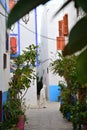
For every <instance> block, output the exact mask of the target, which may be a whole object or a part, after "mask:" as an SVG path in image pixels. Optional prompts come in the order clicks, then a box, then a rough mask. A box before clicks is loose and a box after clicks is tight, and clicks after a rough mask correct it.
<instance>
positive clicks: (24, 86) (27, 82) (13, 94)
mask: <svg viewBox="0 0 87 130" xmlns="http://www.w3.org/2000/svg"><path fill="white" fill-rule="evenodd" d="M36 48H37V46H34V45H33V44H32V45H30V46H29V47H27V48H26V50H24V51H23V54H22V55H19V56H18V57H17V58H16V59H15V60H14V64H15V67H16V68H15V70H14V72H13V77H12V79H11V81H10V82H9V85H10V87H9V89H8V100H7V102H6V103H5V104H4V106H3V110H4V122H3V125H4V126H5V127H6V130H7V129H10V128H13V129H14V127H15V128H19V130H24V123H25V121H26V116H25V110H26V105H25V102H24V97H25V95H26V93H27V90H28V88H29V87H30V86H31V82H32V80H34V79H35V78H36V76H35V73H34V68H35V63H36V55H37V52H36ZM24 106H25V107H24ZM21 127H22V128H21Z"/></svg>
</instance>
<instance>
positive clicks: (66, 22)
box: [63, 14, 68, 36]
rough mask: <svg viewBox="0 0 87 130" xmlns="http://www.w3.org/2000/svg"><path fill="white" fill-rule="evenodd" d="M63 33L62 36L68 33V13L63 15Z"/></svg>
mask: <svg viewBox="0 0 87 130" xmlns="http://www.w3.org/2000/svg"><path fill="white" fill-rule="evenodd" d="M63 33H64V36H67V35H68V14H65V15H64V16H63Z"/></svg>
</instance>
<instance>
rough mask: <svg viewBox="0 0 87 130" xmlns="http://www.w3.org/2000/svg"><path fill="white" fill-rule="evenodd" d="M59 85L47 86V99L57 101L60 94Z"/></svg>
mask: <svg viewBox="0 0 87 130" xmlns="http://www.w3.org/2000/svg"><path fill="white" fill-rule="evenodd" d="M60 93H61V91H60V87H59V86H57V85H51V86H49V100H50V101H51V102H57V101H58V96H60Z"/></svg>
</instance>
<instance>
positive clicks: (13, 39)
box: [10, 37, 17, 54]
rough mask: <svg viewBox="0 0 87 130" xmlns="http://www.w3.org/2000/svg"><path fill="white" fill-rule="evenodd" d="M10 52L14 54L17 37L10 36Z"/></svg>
mask: <svg viewBox="0 0 87 130" xmlns="http://www.w3.org/2000/svg"><path fill="white" fill-rule="evenodd" d="M10 53H11V54H16V53H17V38H16V37H10Z"/></svg>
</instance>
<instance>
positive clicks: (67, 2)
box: [53, 0, 72, 17]
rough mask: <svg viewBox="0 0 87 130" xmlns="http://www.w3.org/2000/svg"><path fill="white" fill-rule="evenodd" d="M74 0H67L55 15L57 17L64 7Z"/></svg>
mask: <svg viewBox="0 0 87 130" xmlns="http://www.w3.org/2000/svg"><path fill="white" fill-rule="evenodd" d="M71 1H72V0H67V1H66V2H65V3H64V4H63V5H62V6H61V7H60V9H59V10H58V11H57V12H56V13H55V14H54V16H53V17H55V16H56V15H57V14H58V13H59V12H60V11H61V10H62V9H63V8H65V7H66V6H67V5H68V4H69V3H70V2H71Z"/></svg>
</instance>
